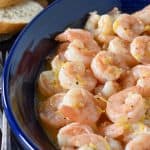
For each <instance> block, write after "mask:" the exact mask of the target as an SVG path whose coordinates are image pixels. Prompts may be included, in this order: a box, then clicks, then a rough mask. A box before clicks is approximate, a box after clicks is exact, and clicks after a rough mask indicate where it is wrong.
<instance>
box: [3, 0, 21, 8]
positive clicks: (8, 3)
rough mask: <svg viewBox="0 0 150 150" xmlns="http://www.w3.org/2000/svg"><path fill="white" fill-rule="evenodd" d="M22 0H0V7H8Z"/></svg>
mask: <svg viewBox="0 0 150 150" xmlns="http://www.w3.org/2000/svg"><path fill="white" fill-rule="evenodd" d="M21 1H23V0H0V8H4V7H9V6H11V5H16V4H18V3H20V2H21Z"/></svg>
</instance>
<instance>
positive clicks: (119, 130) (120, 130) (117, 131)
mask: <svg viewBox="0 0 150 150" xmlns="http://www.w3.org/2000/svg"><path fill="white" fill-rule="evenodd" d="M99 129H100V132H101V134H102V135H103V136H106V137H109V138H117V137H120V136H122V135H123V134H124V133H125V129H124V126H121V125H119V124H117V123H115V124H110V125H107V124H106V126H103V127H102V126H100V128H99Z"/></svg>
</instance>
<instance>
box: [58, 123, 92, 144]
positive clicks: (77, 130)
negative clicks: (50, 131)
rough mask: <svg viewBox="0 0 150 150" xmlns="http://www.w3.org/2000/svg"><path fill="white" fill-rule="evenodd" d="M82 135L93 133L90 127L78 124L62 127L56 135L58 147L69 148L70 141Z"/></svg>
mask: <svg viewBox="0 0 150 150" xmlns="http://www.w3.org/2000/svg"><path fill="white" fill-rule="evenodd" d="M84 133H89V134H90V133H93V130H92V128H91V127H90V126H88V125H84V124H80V123H76V122H75V123H71V124H68V125H66V126H64V127H62V128H61V129H60V130H59V132H58V134H57V140H58V144H59V146H61V147H62V146H67V147H68V146H69V144H70V140H71V139H72V138H73V137H75V136H77V135H80V134H84Z"/></svg>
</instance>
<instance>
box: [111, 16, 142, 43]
mask: <svg viewBox="0 0 150 150" xmlns="http://www.w3.org/2000/svg"><path fill="white" fill-rule="evenodd" d="M113 30H114V32H115V33H116V34H117V35H118V36H119V37H121V38H122V39H124V40H126V41H132V40H133V39H134V38H135V37H136V36H138V35H140V34H141V33H142V32H143V31H144V25H143V23H142V22H141V21H140V20H138V19H137V18H136V17H134V16H131V15H128V14H121V15H120V16H119V17H118V18H117V19H116V20H115V22H114V24H113Z"/></svg>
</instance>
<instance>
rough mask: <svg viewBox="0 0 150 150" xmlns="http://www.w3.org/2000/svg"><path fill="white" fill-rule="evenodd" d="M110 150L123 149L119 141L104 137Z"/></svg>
mask: <svg viewBox="0 0 150 150" xmlns="http://www.w3.org/2000/svg"><path fill="white" fill-rule="evenodd" d="M106 140H107V142H108V143H109V145H110V148H111V150H123V147H122V145H121V143H120V142H119V141H117V140H115V139H113V138H108V137H107V138H106Z"/></svg>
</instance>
